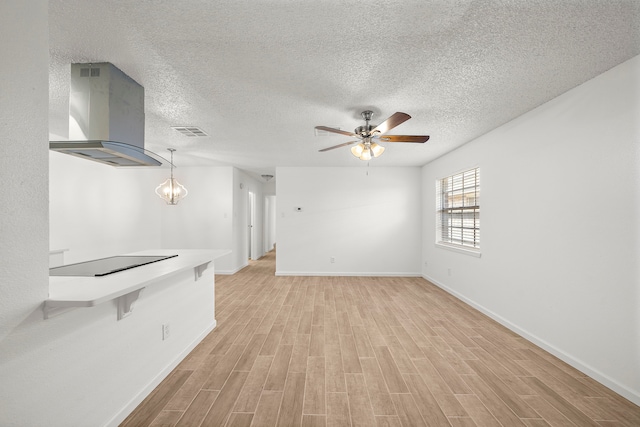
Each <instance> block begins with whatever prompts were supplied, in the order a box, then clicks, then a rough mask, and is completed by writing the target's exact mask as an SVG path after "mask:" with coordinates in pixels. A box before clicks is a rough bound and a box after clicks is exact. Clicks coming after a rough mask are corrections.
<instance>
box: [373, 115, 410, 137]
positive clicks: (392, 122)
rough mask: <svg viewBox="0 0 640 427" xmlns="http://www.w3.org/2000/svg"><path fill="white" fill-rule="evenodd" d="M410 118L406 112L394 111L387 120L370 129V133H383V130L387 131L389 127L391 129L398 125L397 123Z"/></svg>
mask: <svg viewBox="0 0 640 427" xmlns="http://www.w3.org/2000/svg"><path fill="white" fill-rule="evenodd" d="M410 118H411V116H410V115H408V114H407V113H401V112H397V113H394V114H392V115H391V117H389V118H388V119H387V120H385V121H384V122H382V123H380V124H379V125H378V126H376V127H375V129H373V130H372V131H371V133H376V132H379V133H385V132H388V131H390V130H391V129H393V128H394V127H396V126H398V125H399V124H401V123H404V122H406V121H407V120H409V119H410Z"/></svg>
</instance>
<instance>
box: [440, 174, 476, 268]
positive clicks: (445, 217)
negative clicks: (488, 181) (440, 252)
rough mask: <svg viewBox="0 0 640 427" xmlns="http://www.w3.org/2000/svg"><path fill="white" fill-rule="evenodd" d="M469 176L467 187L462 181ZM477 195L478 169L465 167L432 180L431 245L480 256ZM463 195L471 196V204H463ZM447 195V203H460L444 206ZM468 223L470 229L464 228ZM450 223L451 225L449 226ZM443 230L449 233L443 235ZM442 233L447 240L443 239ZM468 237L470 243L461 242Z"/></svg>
mask: <svg viewBox="0 0 640 427" xmlns="http://www.w3.org/2000/svg"><path fill="white" fill-rule="evenodd" d="M469 174H472V175H473V176H472V177H471V185H466V183H465V180H466V179H468V178H469V176H468V175H469ZM460 182H461V183H460ZM468 190H472V191H468ZM480 192H481V179H480V166H474V167H470V168H466V169H464V170H461V171H459V172H456V173H453V174H451V175H447V176H444V177H442V178H439V179H436V212H435V213H436V224H435V225H436V239H435V245H436V246H437V247H440V248H444V249H448V250H452V251H455V252H459V253H464V254H467V255H472V256H476V257H480V254H481V252H480ZM467 195H472V203H473V204H467V197H465V196H467ZM447 196H448V198H449V200H451V198H453V197H456V198H458V199H460V200H459V201H458V203H454V205H452V206H448V205H449V202H447V201H446V198H447ZM451 215H454V216H451ZM469 222H471V224H472V226H471V227H470V226H468V225H466V226H465V224H466V223H469ZM445 223H446V224H447V225H446V226H445V225H444V224H445ZM453 223H455V225H452V224H453ZM446 230H449V232H448V233H447V231H446ZM454 230H456V231H457V233H455V234H457V235H458V236H459V238H457V239H456V238H454V237H453V234H454V233H453V231H454ZM445 234H447V236H448V238H447V237H445V238H443V237H444V236H445ZM470 236H472V240H467V241H466V243H465V237H466V238H469V237H470ZM456 241H457V242H456ZM469 243H471V244H469Z"/></svg>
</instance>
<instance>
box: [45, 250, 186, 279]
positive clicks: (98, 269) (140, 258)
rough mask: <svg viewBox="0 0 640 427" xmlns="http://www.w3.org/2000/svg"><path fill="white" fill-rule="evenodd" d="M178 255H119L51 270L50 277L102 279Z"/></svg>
mask: <svg viewBox="0 0 640 427" xmlns="http://www.w3.org/2000/svg"><path fill="white" fill-rule="evenodd" d="M177 256H178V255H119V256H112V257H108V258H101V259H94V260H92V261H85V262H79V263H76V264H69V265H63V266H61V267H53V268H50V269H49V276H88V277H101V276H106V275H108V274H113V273H117V272H119V271H124V270H129V269H131V268H136V267H140V266H142V265H147V264H151V263H152V262H158V261H163V260H165V259H168V258H174V257H177Z"/></svg>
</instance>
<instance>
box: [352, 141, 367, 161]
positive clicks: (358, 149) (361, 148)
mask: <svg viewBox="0 0 640 427" xmlns="http://www.w3.org/2000/svg"><path fill="white" fill-rule="evenodd" d="M363 151H364V144H363V143H362V142H361V143H360V144H358V145H356V146H354V147H352V148H351V154H353V155H354V156H356V157H357V158H360V156H362V152H363Z"/></svg>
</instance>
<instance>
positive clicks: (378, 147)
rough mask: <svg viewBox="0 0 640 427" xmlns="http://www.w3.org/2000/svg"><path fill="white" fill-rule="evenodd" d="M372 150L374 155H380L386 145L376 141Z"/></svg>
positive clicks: (372, 145)
mask: <svg viewBox="0 0 640 427" xmlns="http://www.w3.org/2000/svg"><path fill="white" fill-rule="evenodd" d="M371 152H372V153H373V157H379V156H380V155H381V154H382V153H384V147H383V146H382V145H378V144H376V143H375V142H374V143H372V144H371Z"/></svg>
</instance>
